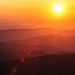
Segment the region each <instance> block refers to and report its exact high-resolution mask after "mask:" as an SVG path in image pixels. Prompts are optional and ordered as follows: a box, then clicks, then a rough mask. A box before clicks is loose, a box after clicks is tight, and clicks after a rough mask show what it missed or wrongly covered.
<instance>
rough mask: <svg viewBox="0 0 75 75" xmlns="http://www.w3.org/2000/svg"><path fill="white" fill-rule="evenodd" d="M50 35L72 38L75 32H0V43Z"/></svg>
mask: <svg viewBox="0 0 75 75" xmlns="http://www.w3.org/2000/svg"><path fill="white" fill-rule="evenodd" d="M48 34H59V35H65V36H66V35H68V36H70V35H75V30H57V29H52V28H38V29H11V30H0V42H4V41H15V40H25V39H28V38H31V37H36V36H42V35H48Z"/></svg>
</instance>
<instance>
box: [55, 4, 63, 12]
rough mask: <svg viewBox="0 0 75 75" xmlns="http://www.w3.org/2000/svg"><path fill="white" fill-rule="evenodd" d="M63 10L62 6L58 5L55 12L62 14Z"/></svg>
mask: <svg viewBox="0 0 75 75" xmlns="http://www.w3.org/2000/svg"><path fill="white" fill-rule="evenodd" d="M62 10H63V8H62V6H61V5H58V6H56V7H55V11H56V12H58V13H60V12H62Z"/></svg>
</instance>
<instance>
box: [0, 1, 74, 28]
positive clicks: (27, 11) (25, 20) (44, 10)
mask: <svg viewBox="0 0 75 75" xmlns="http://www.w3.org/2000/svg"><path fill="white" fill-rule="evenodd" d="M57 3H58V4H60V5H62V6H63V12H64V13H63V14H61V15H60V14H58V15H57V13H56V12H55V11H53V10H54V8H55V7H54V6H55V5H56V4H57ZM74 18H75V1H74V0H51V1H50V0H0V29H12V28H23V27H24V28H37V27H38V28H40V27H53V28H59V29H75V19H74Z"/></svg>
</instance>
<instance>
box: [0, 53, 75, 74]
mask: <svg viewBox="0 0 75 75" xmlns="http://www.w3.org/2000/svg"><path fill="white" fill-rule="evenodd" d="M0 75H75V54H63V55H46V56H40V57H36V58H28V59H21V60H12V61H8V62H2V63H0Z"/></svg>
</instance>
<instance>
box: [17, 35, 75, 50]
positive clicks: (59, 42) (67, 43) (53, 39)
mask: <svg viewBox="0 0 75 75" xmlns="http://www.w3.org/2000/svg"><path fill="white" fill-rule="evenodd" d="M17 43H24V44H27V45H45V46H56V47H59V48H61V49H65V50H68V51H69V50H70V51H74V50H75V36H60V35H55V34H52V35H45V36H38V37H33V38H30V39H27V40H25V41H24V40H23V41H17Z"/></svg>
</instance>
